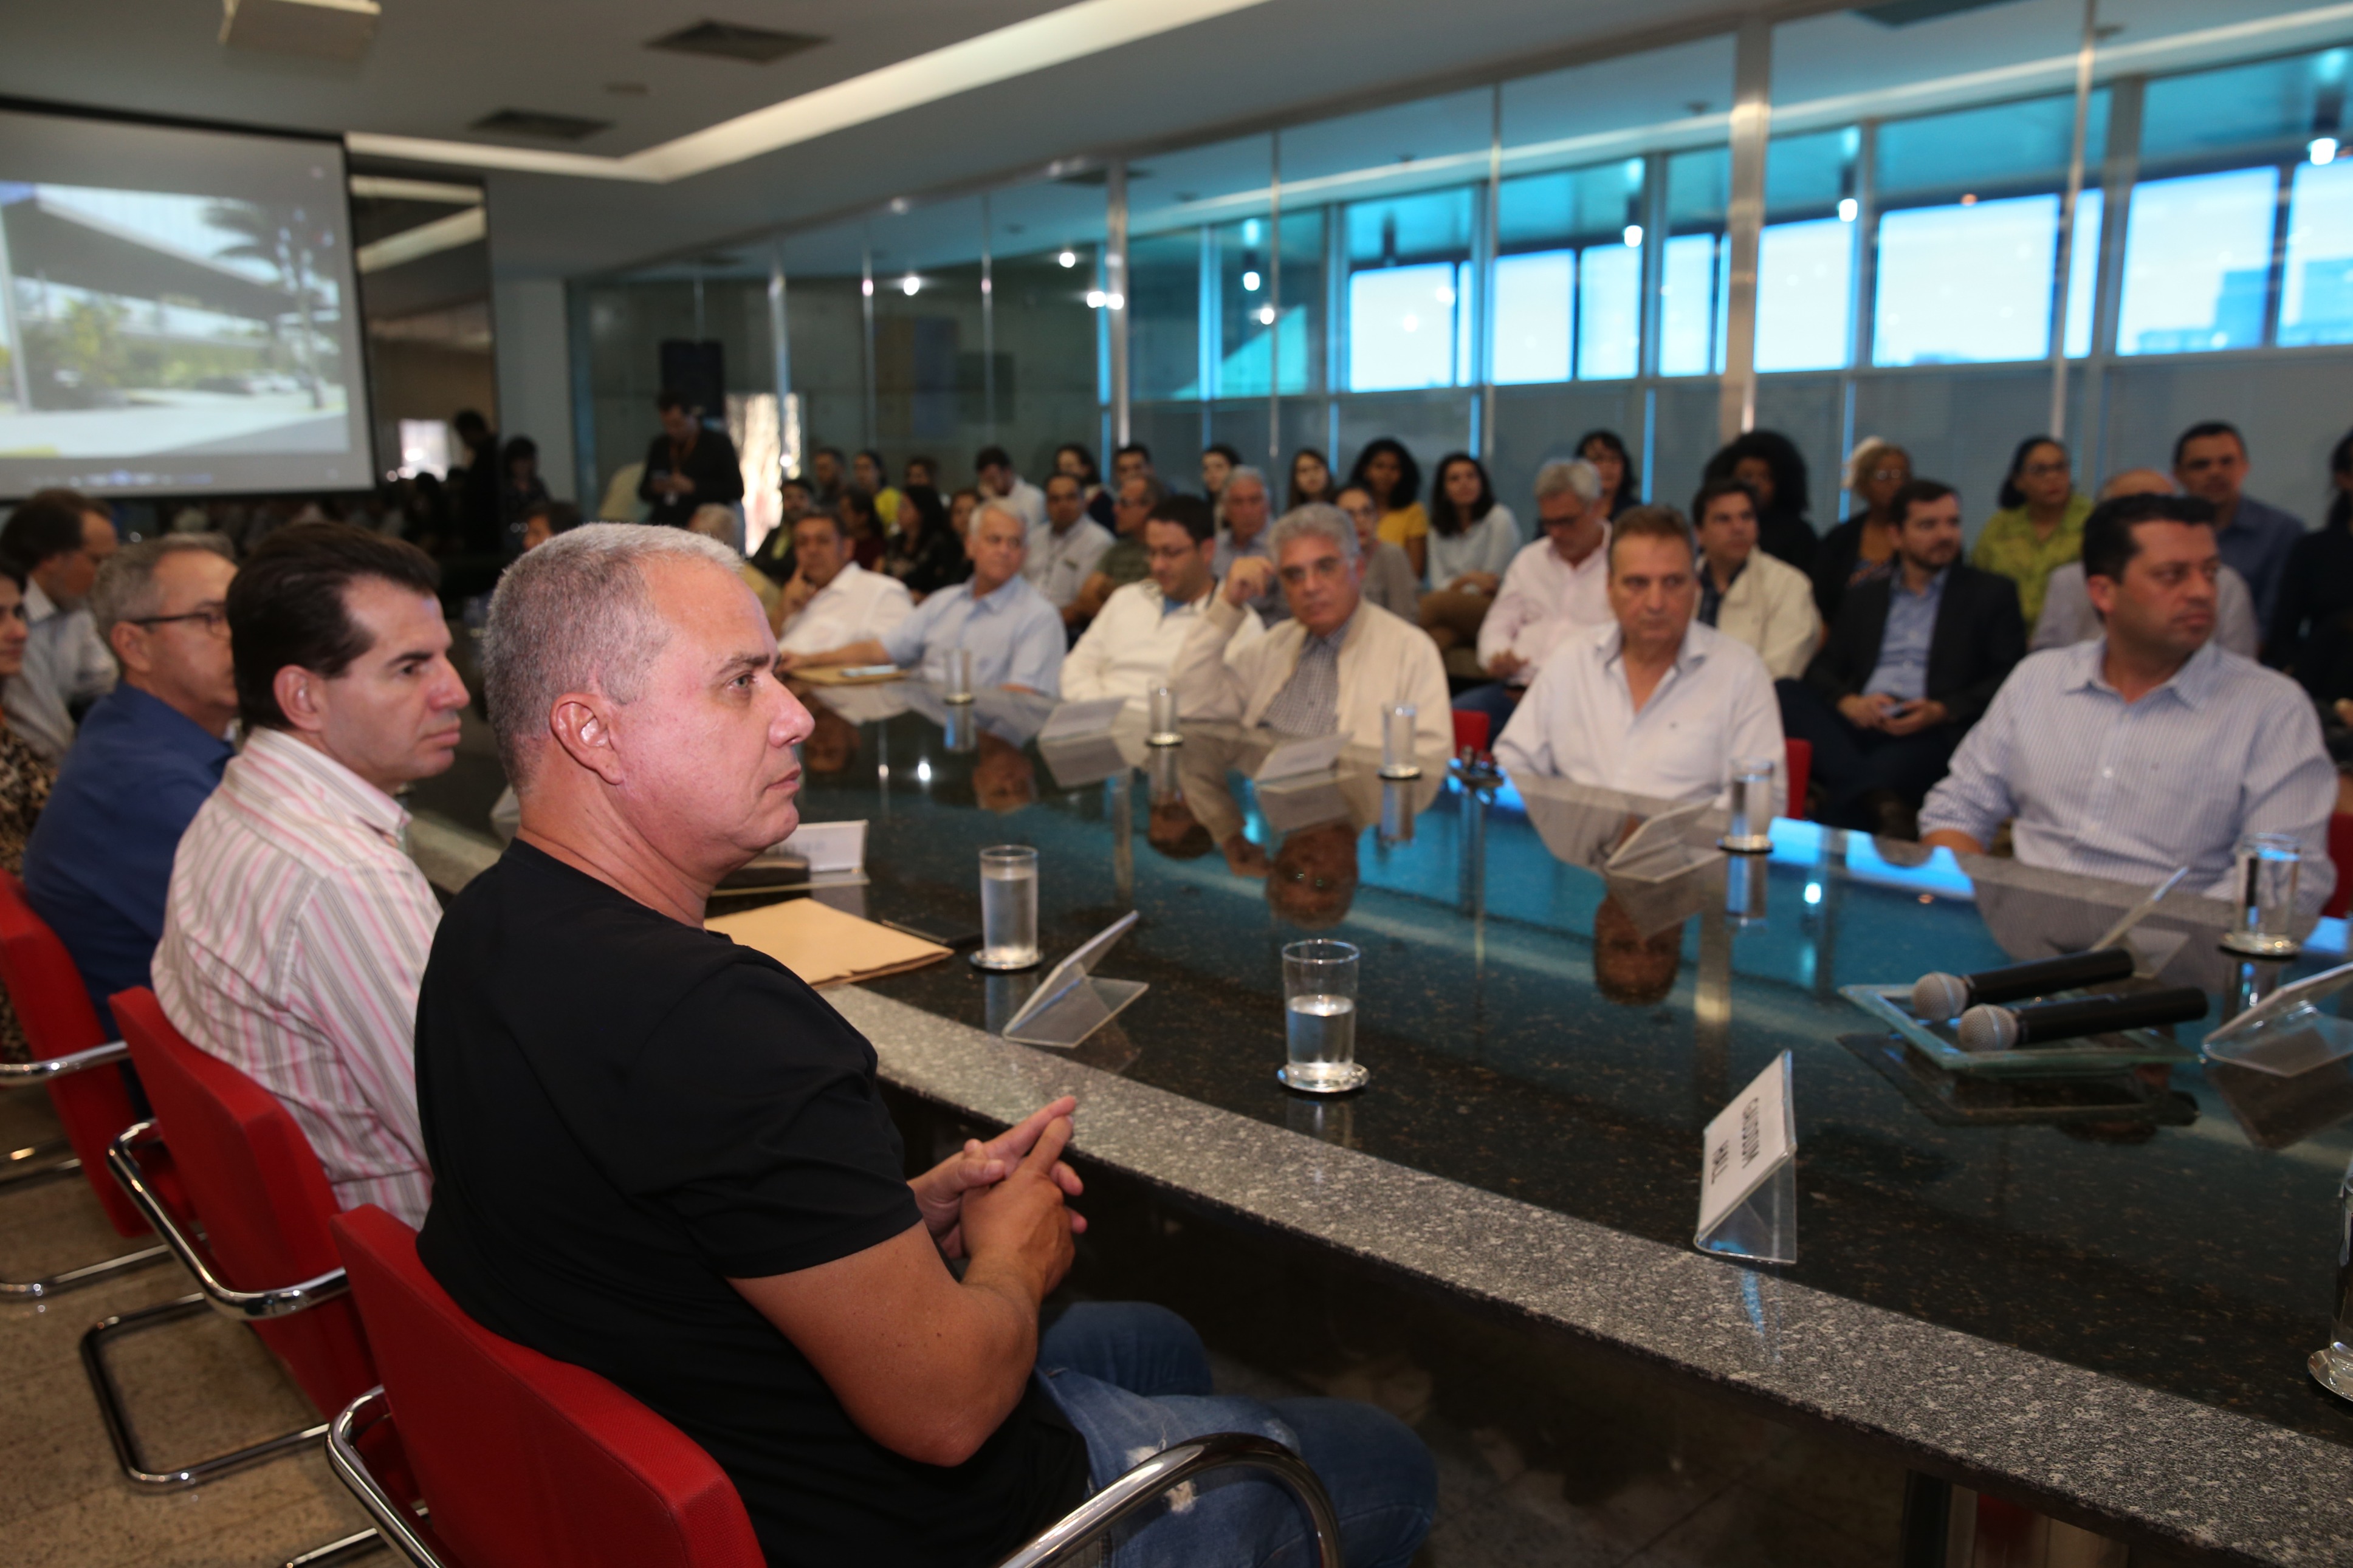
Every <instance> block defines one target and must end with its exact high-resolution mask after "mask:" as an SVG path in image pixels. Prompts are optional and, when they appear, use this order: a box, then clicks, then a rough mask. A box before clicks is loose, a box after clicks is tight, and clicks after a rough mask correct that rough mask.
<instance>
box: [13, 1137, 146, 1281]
mask: <svg viewBox="0 0 2353 1568" xmlns="http://www.w3.org/2000/svg"><path fill="white" fill-rule="evenodd" d="M60 1156H62V1157H60ZM80 1173H81V1162H80V1161H79V1159H77V1158H75V1156H74V1152H73V1145H72V1144H70V1143H69V1142H66V1141H65V1140H64V1139H62V1138H51V1139H47V1140H46V1141H44V1142H39V1143H35V1144H32V1145H30V1146H29V1147H26V1148H23V1149H10V1150H6V1151H5V1152H0V1192H7V1191H11V1190H13V1189H15V1188H17V1187H29V1186H33V1185H35V1184H38V1183H42V1182H55V1181H62V1180H63V1179H65V1178H66V1177H68V1176H74V1175H79V1174H80ZM171 1255H172V1254H171V1249H170V1248H168V1247H163V1246H161V1245H158V1246H155V1247H141V1248H139V1249H138V1250H137V1251H135V1252H125V1253H122V1254H121V1255H120V1256H118V1257H114V1258H102V1259H100V1261H98V1262H96V1263H85V1264H83V1265H82V1266H81V1267H80V1268H67V1269H62V1270H60V1271H59V1272H58V1273H55V1274H48V1275H44V1276H42V1277H41V1278H40V1279H0V1301H44V1300H48V1298H50V1297H52V1296H62V1295H64V1294H65V1293H66V1292H67V1291H69V1290H78V1289H81V1288H82V1287H83V1286H85V1285H95V1284H97V1283H98V1282H99V1281H100V1280H101V1279H112V1278H113V1277H114V1276H116V1275H117V1274H124V1273H128V1272H129V1271H130V1270H132V1269H133V1268H146V1267H147V1266H148V1265H149V1264H151V1263H161V1262H163V1261H164V1259H165V1258H169V1257H170V1256H171Z"/></svg>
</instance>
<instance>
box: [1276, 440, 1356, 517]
mask: <svg viewBox="0 0 2353 1568" xmlns="http://www.w3.org/2000/svg"><path fill="white" fill-rule="evenodd" d="M1338 487H1339V481H1338V480H1337V479H1335V477H1334V475H1333V473H1332V465H1331V464H1330V463H1328V462H1326V461H1325V460H1324V454H1323V453H1322V452H1320V451H1318V450H1317V449H1316V448H1314V447H1300V448H1299V450H1298V451H1296V452H1293V454H1292V455H1291V484H1290V486H1289V489H1290V494H1289V495H1287V496H1286V497H1285V498H1284V500H1283V507H1282V510H1285V511H1297V510H1299V509H1300V508H1301V507H1303V506H1305V505H1306V504H1307V503H1308V502H1310V501H1319V500H1320V501H1324V502H1326V503H1336V502H1337V500H1339V495H1338ZM1370 499H1371V498H1370V497H1366V500H1370Z"/></svg>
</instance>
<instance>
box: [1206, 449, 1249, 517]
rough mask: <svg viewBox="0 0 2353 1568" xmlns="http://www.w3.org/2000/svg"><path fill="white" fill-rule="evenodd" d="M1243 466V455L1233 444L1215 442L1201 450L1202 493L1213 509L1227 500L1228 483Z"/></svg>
mask: <svg viewBox="0 0 2353 1568" xmlns="http://www.w3.org/2000/svg"><path fill="white" fill-rule="evenodd" d="M1241 466H1242V455H1241V453H1240V452H1239V451H1237V450H1236V449H1235V448H1234V446H1233V444H1232V443H1231V442H1228V441H1213V442H1211V443H1210V444H1209V445H1208V446H1207V447H1202V448H1201V493H1202V494H1203V495H1204V496H1206V497H1208V501H1209V505H1210V507H1211V508H1212V509H1214V508H1216V506H1217V505H1218V503H1219V501H1221V500H1224V499H1225V495H1226V481H1227V480H1228V479H1231V478H1232V477H1233V472H1234V470H1235V469H1236V468H1240V467H1241Z"/></svg>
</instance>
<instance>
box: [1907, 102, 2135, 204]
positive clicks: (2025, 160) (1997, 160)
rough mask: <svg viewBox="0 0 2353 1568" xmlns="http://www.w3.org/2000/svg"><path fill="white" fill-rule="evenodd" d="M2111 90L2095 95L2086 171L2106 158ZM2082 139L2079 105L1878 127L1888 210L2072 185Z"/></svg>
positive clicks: (2032, 105)
mask: <svg viewBox="0 0 2353 1568" xmlns="http://www.w3.org/2000/svg"><path fill="white" fill-rule="evenodd" d="M2107 129H2108V89H2105V88H2101V89H2097V90H2096V91H2094V93H2093V94H2092V104H2091V119H2090V121H2089V123H2088V124H2087V125H2086V126H2085V127H2084V143H2085V146H2084V166H2085V167H2087V168H2090V169H2093V170H2097V169H2098V167H2099V165H2100V161H2101V160H2102V159H2103V158H2105V157H2106V156H2107ZM2074 141H2075V100H2074V97H2073V95H2072V94H2069V95H2066V96H2063V97H2058V98H2034V99H2028V100H2025V101H2024V102H2021V103H2002V104H1995V105H1993V106H1991V107H1989V108H1986V109H1965V110H1959V111H1958V112H1957V113H1953V114H1929V115H1924V116H1922V117H1921V118H1919V119H1917V120H1890V121H1885V122H1884V123H1883V124H1882V125H1881V126H1880V128H1879V142H1878V159H1877V162H1878V193H1879V199H1880V201H1881V202H1882V203H1883V204H1893V203H1895V202H1899V201H1903V200H1905V199H1907V198H1916V197H1923V196H1936V195H1947V194H1949V195H1959V194H1961V193H1962V192H1965V191H1966V192H1972V193H1978V194H1983V193H1986V192H1989V191H1992V192H1999V191H2002V190H2004V189H2006V188H2007V189H2011V190H2014V189H2016V188H2017V187H2019V186H2021V185H2024V186H2030V187H2031V186H2033V185H2038V184H2042V185H2049V186H2052V187H2054V188H2055V187H2057V186H2061V185H2064V184H2066V183H2067V163H2068V157H2069V154H2070V153H2071V152H2072V150H2073V146H2074Z"/></svg>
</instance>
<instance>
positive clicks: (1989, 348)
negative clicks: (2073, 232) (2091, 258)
mask: <svg viewBox="0 0 2353 1568" xmlns="http://www.w3.org/2000/svg"><path fill="white" fill-rule="evenodd" d="M2058 244H2059V198H2058V197H2057V196H2015V197H2012V198H2011V199H2010V200H2009V201H2000V202H1978V203H1976V204H1974V205H1968V206H1943V207H1909V208H1905V210H1903V211H1900V212H1892V213H1889V214H1887V215H1886V216H1883V217H1882V218H1881V219H1880V220H1879V300H1878V303H1877V309H1876V311H1875V313H1874V316H1873V324H1872V363H1874V364H1961V363H1972V362H1983V361H1989V360H2021V359H2041V358H2042V357H2043V356H2044V355H2045V354H2047V353H2050V352H2051V286H2052V279H2053V277H2054V276H2055V272H2054V268H2056V267H2057V265H2058Z"/></svg>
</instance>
